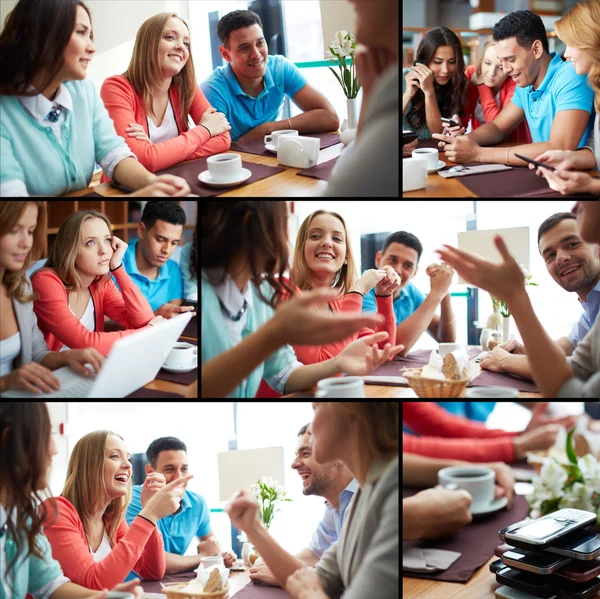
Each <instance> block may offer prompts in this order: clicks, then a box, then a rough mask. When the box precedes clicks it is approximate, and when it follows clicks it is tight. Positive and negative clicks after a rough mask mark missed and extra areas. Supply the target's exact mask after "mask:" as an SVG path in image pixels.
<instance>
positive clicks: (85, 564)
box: [43, 497, 166, 590]
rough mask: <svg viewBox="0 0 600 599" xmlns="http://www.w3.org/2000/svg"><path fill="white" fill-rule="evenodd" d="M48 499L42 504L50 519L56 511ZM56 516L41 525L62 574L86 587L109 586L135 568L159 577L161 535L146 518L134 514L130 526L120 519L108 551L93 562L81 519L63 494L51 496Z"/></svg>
mask: <svg viewBox="0 0 600 599" xmlns="http://www.w3.org/2000/svg"><path fill="white" fill-rule="evenodd" d="M50 501H51V500H50V499H47V500H46V501H44V503H43V505H44V507H45V508H46V510H47V512H48V514H47V516H46V521H47V522H48V523H50V522H52V520H53V518H54V516H55V514H56V511H54V510H53V509H52V505H51V503H50ZM54 501H56V506H57V511H58V520H56V522H55V523H54V524H51V525H49V526H48V525H45V526H44V534H45V535H46V536H47V537H48V541H50V545H51V547H52V557H53V558H54V559H55V560H56V561H57V562H58V563H59V564H60V566H61V568H62V570H63V572H64V574H65V576H67V577H68V578H70V579H71V580H72V581H73V582H74V583H76V584H79V585H81V586H84V587H87V588H88V589H98V590H102V589H104V588H109V589H112V588H113V587H114V586H115V585H117V584H120V583H121V582H123V581H124V580H125V578H127V576H128V574H129V572H130V571H131V570H135V572H136V573H137V574H139V575H140V577H141V578H142V579H147V580H161V579H162V578H163V576H164V575H165V570H166V560H165V549H164V545H163V538H162V535H161V534H160V531H159V530H158V527H157V526H155V525H154V524H152V522H150V521H149V520H146V519H145V518H142V517H140V516H138V517H136V518H135V519H134V520H133V522H132V523H131V526H127V522H126V521H125V518H123V519H122V520H121V523H120V524H119V528H118V529H117V532H116V534H115V544H114V546H113V548H112V551H111V552H110V553H109V554H108V555H107V556H106V557H105V558H104V559H103V560H102V561H100V562H95V561H94V557H93V556H92V554H91V551H90V546H89V543H88V540H87V537H86V534H85V530H84V528H83V522H82V521H81V518H80V517H79V514H78V513H77V510H76V509H75V507H74V506H73V504H72V503H71V502H70V501H68V500H67V499H65V498H64V497H55V498H54Z"/></svg>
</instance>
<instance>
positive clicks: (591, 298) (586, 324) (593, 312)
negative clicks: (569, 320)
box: [569, 281, 600, 348]
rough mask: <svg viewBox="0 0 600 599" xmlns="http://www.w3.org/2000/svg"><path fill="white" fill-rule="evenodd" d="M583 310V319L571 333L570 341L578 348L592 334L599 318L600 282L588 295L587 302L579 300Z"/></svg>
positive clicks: (575, 325)
mask: <svg viewBox="0 0 600 599" xmlns="http://www.w3.org/2000/svg"><path fill="white" fill-rule="evenodd" d="M579 303H580V304H581V307H582V308H583V314H582V315H581V318H580V319H579V320H578V321H577V322H576V323H575V324H574V325H573V328H572V329H571V332H570V333H569V341H570V342H571V344H572V345H573V348H576V347H577V345H578V344H579V343H580V342H581V341H583V338H584V337H585V336H586V335H587V334H588V333H589V332H590V330H591V328H592V326H593V324H594V323H595V322H596V319H597V318H598V312H600V281H598V282H597V283H596V285H594V288H593V289H592V290H591V291H590V292H589V293H588V295H587V302H582V301H581V300H579Z"/></svg>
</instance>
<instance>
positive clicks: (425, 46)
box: [406, 27, 468, 131]
mask: <svg viewBox="0 0 600 599" xmlns="http://www.w3.org/2000/svg"><path fill="white" fill-rule="evenodd" d="M440 46H451V47H452V48H453V49H454V56H455V57H456V71H455V72H454V74H453V75H452V78H451V79H450V81H449V82H448V83H446V84H444V85H439V84H437V83H436V82H435V81H434V83H433V87H434V89H435V97H436V99H437V103H438V107H439V109H440V114H441V115H442V116H445V117H449V118H450V117H452V115H453V114H458V115H459V116H462V115H464V108H465V106H466V105H467V85H468V82H467V77H466V76H465V59H464V57H463V52H462V46H461V45H460V40H459V39H458V36H457V35H456V33H454V31H451V30H450V29H448V27H436V28H435V29H431V30H430V31H428V32H427V33H426V34H425V35H424V36H423V39H422V40H421V43H420V44H419V47H418V48H417V56H416V58H417V59H420V60H425V61H427V66H429V65H430V64H431V62H432V61H433V57H434V55H435V52H436V50H437V49H438V48H439V47H440ZM406 121H407V122H408V123H409V125H410V126H411V128H412V130H413V131H418V130H419V129H421V127H423V125H425V124H426V122H427V119H426V118H425V94H424V93H423V90H421V89H418V90H417V91H416V93H415V95H414V96H413V98H412V101H411V106H410V109H409V111H408V112H407V113H406Z"/></svg>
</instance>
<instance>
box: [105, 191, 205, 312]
mask: <svg viewBox="0 0 600 599" xmlns="http://www.w3.org/2000/svg"><path fill="white" fill-rule="evenodd" d="M185 220H186V219H185V212H184V211H183V208H182V207H181V206H180V205H179V204H178V203H177V202H173V201H172V200H150V201H148V202H147V203H146V207H145V208H144V211H143V213H142V219H141V221H140V222H139V223H138V230H137V233H138V237H139V239H137V240H136V241H134V242H133V243H132V244H130V245H129V247H128V248H127V251H126V252H125V255H124V256H123V266H124V268H125V270H126V271H127V274H128V275H129V276H130V277H131V279H132V280H133V282H134V283H135V284H136V285H137V286H138V287H139V289H140V291H141V292H142V293H143V294H144V297H145V298H146V299H147V300H148V303H149V304H150V307H151V308H152V310H153V311H154V314H155V315H156V316H162V317H163V318H167V319H168V318H172V317H173V316H176V315H177V314H180V313H181V312H189V311H190V310H193V309H194V308H193V307H192V306H186V307H184V308H182V307H181V303H182V302H183V278H182V276H181V270H180V268H179V265H178V264H177V262H175V261H174V260H169V258H170V257H171V256H172V255H173V252H174V251H175V248H176V247H177V246H178V245H179V243H180V241H181V234H182V233H183V225H185ZM113 280H114V281H115V284H116V285H117V282H116V280H115V279H114V277H113ZM117 288H118V285H117ZM119 291H120V289H119Z"/></svg>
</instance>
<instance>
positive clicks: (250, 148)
mask: <svg viewBox="0 0 600 599" xmlns="http://www.w3.org/2000/svg"><path fill="white" fill-rule="evenodd" d="M299 135H300V137H318V138H319V139H320V140H321V147H320V149H321V150H324V149H325V148H329V147H330V146H335V144H337V143H340V134H339V133H327V132H326V133H299ZM231 150H232V151H234V152H246V153H247V154H256V155H257V156H271V158H272V157H277V153H273V152H269V150H267V149H266V148H265V140H264V138H263V139H255V140H253V141H247V142H244V143H240V142H239V141H234V142H231Z"/></svg>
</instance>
